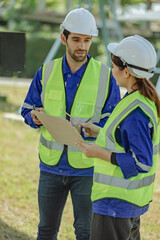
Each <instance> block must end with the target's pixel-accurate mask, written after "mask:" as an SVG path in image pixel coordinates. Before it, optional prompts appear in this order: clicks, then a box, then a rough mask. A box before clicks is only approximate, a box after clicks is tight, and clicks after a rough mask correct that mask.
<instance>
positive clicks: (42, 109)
mask: <svg viewBox="0 0 160 240" xmlns="http://www.w3.org/2000/svg"><path fill="white" fill-rule="evenodd" d="M36 111H38V112H44V108H42V107H41V108H36ZM31 117H32V119H33V122H34V123H35V124H36V125H42V123H41V122H40V121H39V119H38V118H37V116H36V115H35V114H34V112H33V110H32V111H31Z"/></svg>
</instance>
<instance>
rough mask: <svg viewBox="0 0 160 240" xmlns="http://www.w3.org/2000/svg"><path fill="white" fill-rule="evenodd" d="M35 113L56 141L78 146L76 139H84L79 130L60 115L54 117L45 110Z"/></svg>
mask: <svg viewBox="0 0 160 240" xmlns="http://www.w3.org/2000/svg"><path fill="white" fill-rule="evenodd" d="M34 114H35V115H36V116H37V118H38V119H39V120H40V121H41V123H42V124H43V126H44V127H45V128H46V129H47V130H48V132H49V133H50V134H51V136H52V137H53V138H54V140H55V141H56V142H59V143H62V144H66V145H69V146H71V147H75V148H78V147H77V145H76V144H75V141H76V140H81V141H84V140H83V138H82V137H81V135H80V134H79V133H78V131H77V130H76V129H75V128H74V127H73V126H72V125H71V123H70V122H69V121H68V120H66V119H62V118H59V117H53V116H51V115H48V114H46V113H43V112H38V111H34Z"/></svg>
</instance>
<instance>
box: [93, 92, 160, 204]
mask: <svg viewBox="0 0 160 240" xmlns="http://www.w3.org/2000/svg"><path fill="white" fill-rule="evenodd" d="M134 99H136V100H134ZM137 107H140V108H141V109H142V110H143V111H144V113H145V114H146V115H147V116H148V117H149V118H150V121H151V124H152V126H153V128H154V132H153V139H152V142H153V154H154V155H153V165H152V167H150V166H147V165H145V164H142V163H141V162H139V161H138V159H137V157H136V156H135V154H134V152H133V151H132V149H130V151H131V152H132V156H133V158H134V159H135V163H136V164H137V165H138V166H139V167H141V168H142V169H143V170H145V171H146V173H139V174H138V175H137V176H135V177H131V178H129V179H125V178H124V176H123V173H122V171H121V169H120V167H119V166H116V165H113V164H111V163H110V162H106V161H103V160H100V159H95V163H94V165H95V168H94V183H93V187H92V201H97V200H99V199H103V198H118V199H121V200H125V201H128V202H130V203H133V204H135V205H138V206H145V205H147V204H148V203H149V202H150V201H151V200H152V196H153V186H154V180H155V171H156V162H157V157H158V156H157V155H158V150H159V133H160V125H159V119H158V116H157V109H156V106H155V104H154V103H153V102H151V101H150V100H149V99H146V98H145V97H143V96H142V95H141V94H140V93H139V92H138V91H135V92H133V93H132V94H130V95H128V96H126V97H125V98H124V99H122V100H121V101H120V102H119V103H118V104H117V106H116V107H115V109H114V110H113V112H112V114H111V116H110V118H109V120H108V121H107V123H106V124H105V126H104V128H103V129H101V130H100V134H99V136H98V138H97V140H96V144H97V145H99V146H101V147H103V148H106V149H107V150H108V149H109V150H110V149H111V152H121V153H125V150H124V148H123V147H122V146H119V144H118V143H117V142H116V138H115V132H116V128H117V127H118V126H119V124H120V123H121V122H123V120H124V119H125V118H126V117H127V116H128V115H129V114H130V113H131V112H132V111H133V110H134V109H136V108H137ZM108 142H109V144H108Z"/></svg>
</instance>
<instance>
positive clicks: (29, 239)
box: [0, 87, 160, 240]
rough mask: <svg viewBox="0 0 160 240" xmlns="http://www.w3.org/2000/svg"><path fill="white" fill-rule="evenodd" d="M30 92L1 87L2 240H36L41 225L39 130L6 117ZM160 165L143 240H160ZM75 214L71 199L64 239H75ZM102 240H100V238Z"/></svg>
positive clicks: (144, 219)
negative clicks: (5, 98) (39, 224)
mask: <svg viewBox="0 0 160 240" xmlns="http://www.w3.org/2000/svg"><path fill="white" fill-rule="evenodd" d="M26 92H27V89H25V88H13V87H0V94H2V93H3V94H5V95H6V96H7V102H6V103H4V102H0V125H1V128H0V240H35V239H36V235H37V224H38V204H37V186H38V177H39V160H38V151H37V145H38V140H39V135H40V132H39V130H34V129H31V128H30V127H28V126H26V125H25V124H23V123H22V122H15V121H10V120H6V119H4V118H3V113H4V112H16V111H17V110H18V109H19V106H20V105H21V103H22V102H23V100H24V97H25V95H26ZM159 215H160V164H159V163H158V168H157V177H156V184H155V193H154V200H153V202H152V203H151V206H150V210H149V212H148V213H146V214H145V215H144V216H142V218H141V235H142V240H159V239H160V216H159ZM72 223H73V213H72V205H71V200H70V198H68V201H67V205H66V207H65V210H64V214H63V219H62V224H61V228H60V233H59V239H61V240H74V239H75V237H74V229H73V227H72ZM97 240H99V239H97Z"/></svg>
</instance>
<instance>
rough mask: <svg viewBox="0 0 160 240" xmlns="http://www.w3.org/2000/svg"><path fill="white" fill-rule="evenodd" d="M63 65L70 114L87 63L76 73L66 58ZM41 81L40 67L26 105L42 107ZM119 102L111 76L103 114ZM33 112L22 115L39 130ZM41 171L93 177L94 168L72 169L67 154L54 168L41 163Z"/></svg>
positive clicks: (28, 110)
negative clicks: (72, 70) (32, 115)
mask: <svg viewBox="0 0 160 240" xmlns="http://www.w3.org/2000/svg"><path fill="white" fill-rule="evenodd" d="M88 58H90V56H89V55H88ZM62 64H63V75H64V81H65V90H66V105H67V106H66V107H67V112H68V110H69V108H70V106H71V105H72V101H73V98H74V95H75V92H76V90H77V85H78V84H79V82H80V80H81V78H82V76H83V73H84V71H85V69H86V66H87V63H85V64H84V65H83V66H82V67H81V68H80V69H79V70H77V71H76V72H75V73H72V72H71V70H70V68H69V66H68V64H67V61H66V57H64V58H63V63H62ZM106 77H107V76H106ZM41 80H42V68H41V67H40V69H39V70H38V71H37V72H36V74H35V76H34V78H33V81H32V83H31V86H30V88H29V91H28V94H27V96H26V99H25V101H24V103H25V104H27V105H29V106H33V105H34V104H35V106H36V107H41V106H42V102H41V97H40V95H41V92H42V85H41ZM106 81H107V79H106ZM119 100H120V91H119V87H118V86H117V85H116V81H115V79H114V78H113V76H112V75H111V81H110V89H109V98H108V100H107V102H106V103H105V105H104V108H103V111H102V113H106V112H107V113H111V112H112V110H113V109H114V107H115V105H116V104H117V102H118V101H119ZM31 110H32V109H29V108H24V107H22V110H21V114H22V116H23V117H24V121H25V123H26V124H28V125H30V126H31V127H33V128H38V126H37V125H35V123H34V122H33V119H32V117H31V113H30V112H31ZM107 119H108V117H106V118H104V119H102V120H101V121H100V122H99V126H101V127H103V126H104V124H105V122H106V121H107ZM40 169H41V170H43V171H46V172H50V173H54V174H58V175H64V176H92V175H93V168H90V169H80V170H78V169H74V168H72V167H71V166H70V165H69V163H68V161H67V155H66V153H63V155H62V157H61V160H60V162H59V163H58V164H57V165H56V166H54V167H50V166H47V165H45V164H44V163H42V162H41V161H40Z"/></svg>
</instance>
